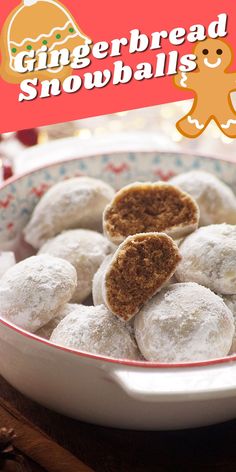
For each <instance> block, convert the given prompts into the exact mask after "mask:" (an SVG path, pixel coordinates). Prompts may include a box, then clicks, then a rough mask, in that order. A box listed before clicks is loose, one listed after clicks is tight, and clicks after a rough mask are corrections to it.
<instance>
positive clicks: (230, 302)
mask: <svg viewBox="0 0 236 472" xmlns="http://www.w3.org/2000/svg"><path fill="white" fill-rule="evenodd" d="M221 297H222V298H223V300H224V302H225V304H226V305H227V307H228V308H229V309H230V311H231V313H232V315H233V318H234V326H235V329H236V295H221ZM235 353H236V331H235V333H234V337H233V341H232V345H231V349H230V351H229V354H235Z"/></svg>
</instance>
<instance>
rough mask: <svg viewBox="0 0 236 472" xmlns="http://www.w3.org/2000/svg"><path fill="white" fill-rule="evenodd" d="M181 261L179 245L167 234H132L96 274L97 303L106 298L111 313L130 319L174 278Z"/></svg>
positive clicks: (105, 302) (95, 290) (95, 294)
mask: <svg viewBox="0 0 236 472" xmlns="http://www.w3.org/2000/svg"><path fill="white" fill-rule="evenodd" d="M179 261H180V255H179V251H178V247H177V246H176V244H175V243H174V241H173V239H171V238H170V237H169V236H167V235H166V234H164V233H143V234H142V233H141V234H136V235H134V236H129V237H128V238H127V239H126V240H125V241H124V242H123V243H122V244H121V245H120V246H119V247H118V249H117V251H116V252H115V254H114V255H113V256H112V257H111V258H110V260H109V261H108V260H106V262H105V263H104V265H103V267H102V269H101V271H100V273H99V275H98V276H97V277H96V279H95V285H94V296H95V302H96V301H101V299H103V301H104V304H105V305H106V306H107V307H108V308H109V309H110V310H111V311H112V313H114V314H115V315H116V316H118V317H119V318H121V319H122V320H124V321H128V320H130V319H131V318H132V317H133V316H134V315H136V313H138V311H139V310H140V309H141V307H142V306H143V304H144V303H146V302H147V301H148V300H149V299H150V298H151V297H152V296H153V295H155V293H156V292H157V291H158V290H160V289H161V288H162V287H163V286H164V284H165V283H166V282H167V280H169V279H170V278H171V276H172V275H173V274H174V272H175V270H176V267H177V264H178V263H179ZM96 282H97V288H95V286H96ZM95 292H96V293H95Z"/></svg>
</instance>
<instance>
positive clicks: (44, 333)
mask: <svg viewBox="0 0 236 472" xmlns="http://www.w3.org/2000/svg"><path fill="white" fill-rule="evenodd" d="M77 308H78V305H77V304H76V303H67V304H66V305H65V306H63V307H62V308H59V310H58V312H57V313H56V316H55V317H54V318H53V319H52V320H51V321H49V322H48V323H47V324H46V325H44V326H42V328H40V329H39V330H38V331H36V333H35V334H37V336H39V337H40V338H44V339H50V336H51V335H52V332H53V331H54V329H55V328H56V327H57V326H58V325H59V323H60V321H62V320H63V319H64V318H65V317H66V316H67V315H69V314H70V313H72V312H73V311H75V310H76V309H77Z"/></svg>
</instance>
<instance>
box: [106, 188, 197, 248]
mask: <svg viewBox="0 0 236 472" xmlns="http://www.w3.org/2000/svg"><path fill="white" fill-rule="evenodd" d="M198 221H199V209H198V207H197V204H196V203H195V201H194V200H193V199H192V197H190V195H187V194H186V193H184V192H182V191H181V190H179V189H178V188H175V187H173V186H172V185H169V184H166V183H163V182H161V183H159V182H158V183H140V182H136V183H134V184H131V185H127V187H124V188H122V189H121V190H120V191H119V192H118V193H117V194H116V195H115V197H114V198H113V200H112V201H111V203H110V204H109V205H108V206H107V207H106V209H105V211H104V215H103V228H104V232H105V234H106V235H107V237H108V238H109V239H110V240H111V241H112V242H114V243H116V244H120V243H121V242H122V241H124V239H125V238H126V237H127V236H129V235H132V234H137V233H145V232H152V231H158V232H165V233H167V234H169V235H170V236H172V237H174V238H181V237H182V236H184V235H186V234H189V233H191V232H192V231H194V230H195V229H196V228H197V227H198Z"/></svg>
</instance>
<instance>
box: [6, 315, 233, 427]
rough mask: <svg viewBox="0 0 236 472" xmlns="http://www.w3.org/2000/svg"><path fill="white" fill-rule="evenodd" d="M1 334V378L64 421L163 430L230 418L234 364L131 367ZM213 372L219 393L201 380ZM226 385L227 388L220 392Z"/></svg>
mask: <svg viewBox="0 0 236 472" xmlns="http://www.w3.org/2000/svg"><path fill="white" fill-rule="evenodd" d="M0 333H1V343H0V370H1V374H2V375H3V376H4V377H5V378H6V380H7V381H8V382H9V383H11V384H12V385H13V386H14V387H15V388H17V389H18V390H19V391H21V392H22V393H23V394H25V395H26V396H28V397H29V398H31V399H33V400H35V401H37V402H38V403H40V404H42V405H44V406H46V407H47V408H51V409H53V410H55V411H57V412H60V413H62V414H65V415H67V416H71V417H73V418H76V419H80V420H82V421H88V422H91V423H96V424H100V425H105V426H111V427H117V428H128V429H143V430H156V429H162V430H168V429H179V428H188V427H197V426H203V425H207V424H213V423H217V422H219V421H226V420H228V419H231V418H232V417H234V415H235V414H236V375H235V374H236V362H233V363H232V365H231V364H228V365H220V366H211V367H208V368H206V367H199V368H197V367H196V368H194V369H193V368H176V369H173V368H171V369H170V368H161V369H152V368H143V367H132V366H127V365H122V364H113V363H107V362H106V361H102V360H98V359H91V358H89V357H81V356H77V355H76V354H72V353H70V352H65V351H64V350H62V349H58V348H55V347H54V346H52V345H50V344H49V343H44V342H36V341H35V339H33V338H31V337H28V336H23V335H22V334H21V333H19V332H17V331H15V330H14V329H11V328H10V327H8V326H6V325H4V324H2V323H1V324H0ZM212 374H213V377H214V378H215V381H216V383H217V387H219V382H218V381H217V377H219V376H220V375H222V382H221V388H220V389H219V390H217V389H216V390H215V389H214V385H211V384H209V382H208V381H207V376H208V377H209V376H210V377H211V376H212ZM201 376H202V383H201V387H200V389H199V384H198V380H199V378H201ZM232 377H233V378H234V381H232ZM230 378H231V382H230ZM225 380H226V382H227V383H231V388H229V390H227V391H226V390H225V389H224V387H223V386H224V381H225ZM167 385H169V388H170V389H169V392H168V393H164V392H165V391H166V387H167ZM178 389H180V391H179V392H178ZM184 390H185V391H184ZM199 390H200V391H199Z"/></svg>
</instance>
